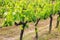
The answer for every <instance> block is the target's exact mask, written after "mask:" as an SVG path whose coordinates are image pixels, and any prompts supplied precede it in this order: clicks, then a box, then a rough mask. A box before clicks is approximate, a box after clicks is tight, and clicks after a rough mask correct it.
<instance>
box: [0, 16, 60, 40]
mask: <svg viewBox="0 0 60 40" xmlns="http://www.w3.org/2000/svg"><path fill="white" fill-rule="evenodd" d="M56 19H57V16H56V15H55V16H53V27H52V32H51V34H48V30H49V20H50V19H49V18H48V19H47V20H41V21H40V22H39V24H38V26H37V27H38V32H39V33H38V34H39V40H60V29H59V28H58V29H59V30H58V29H55V26H56ZM2 21H3V19H0V25H1V23H2ZM28 24H29V28H28V29H27V28H26V29H25V32H24V36H23V40H34V39H35V38H34V37H35V32H34V27H35V26H34V23H28ZM19 34H20V28H19V26H10V27H4V28H0V40H19Z"/></svg>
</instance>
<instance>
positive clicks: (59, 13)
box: [56, 12, 60, 28]
mask: <svg viewBox="0 0 60 40" xmlns="http://www.w3.org/2000/svg"><path fill="white" fill-rule="evenodd" d="M58 15H59V16H58V17H57V25H56V28H58V26H59V18H60V12H58Z"/></svg>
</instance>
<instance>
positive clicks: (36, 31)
mask: <svg viewBox="0 0 60 40" xmlns="http://www.w3.org/2000/svg"><path fill="white" fill-rule="evenodd" d="M39 20H40V19H38V20H37V22H36V24H35V33H36V40H38V29H37V24H38V22H39Z"/></svg>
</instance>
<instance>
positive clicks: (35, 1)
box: [0, 0, 60, 25]
mask: <svg viewBox="0 0 60 40" xmlns="http://www.w3.org/2000/svg"><path fill="white" fill-rule="evenodd" d="M55 1H56V2H55ZM55 1H54V2H55V3H54V4H53V3H52V0H4V1H2V0H0V15H3V17H5V19H6V20H4V21H5V22H7V23H5V22H4V24H5V25H13V24H14V22H16V21H18V22H26V21H28V22H29V21H31V22H36V21H37V19H38V18H40V19H47V18H48V17H49V16H50V15H51V14H53V15H54V14H56V13H57V12H58V11H59V10H60V5H59V4H60V1H59V0H55ZM10 22H11V23H10Z"/></svg>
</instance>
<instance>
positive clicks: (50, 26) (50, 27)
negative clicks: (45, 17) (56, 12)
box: [49, 14, 53, 33]
mask: <svg viewBox="0 0 60 40" xmlns="http://www.w3.org/2000/svg"><path fill="white" fill-rule="evenodd" d="M52 20H53V17H52V14H51V15H50V25H49V33H51V29H52Z"/></svg>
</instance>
